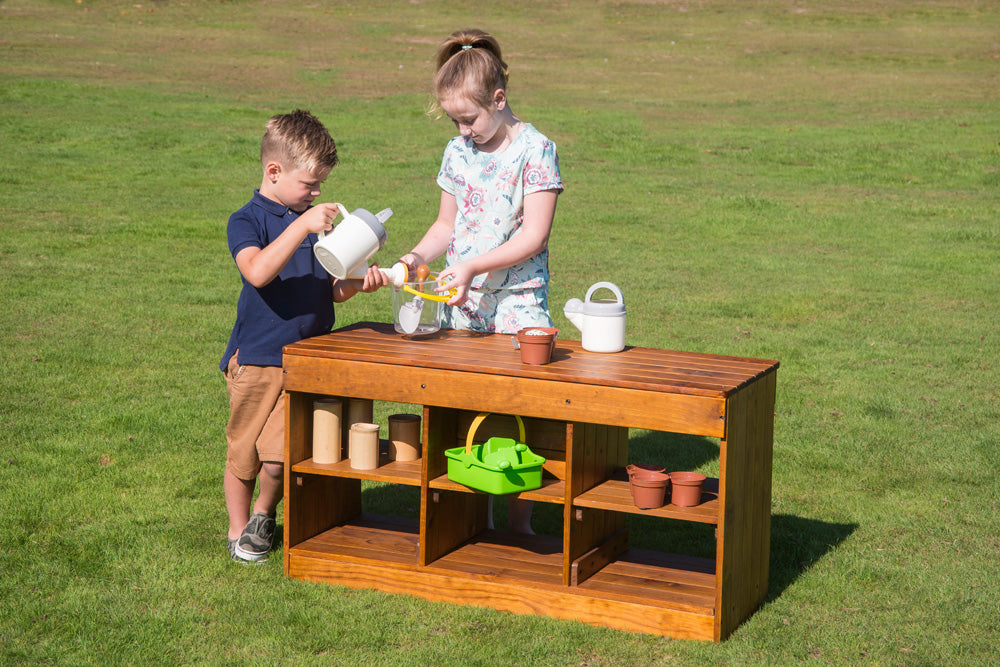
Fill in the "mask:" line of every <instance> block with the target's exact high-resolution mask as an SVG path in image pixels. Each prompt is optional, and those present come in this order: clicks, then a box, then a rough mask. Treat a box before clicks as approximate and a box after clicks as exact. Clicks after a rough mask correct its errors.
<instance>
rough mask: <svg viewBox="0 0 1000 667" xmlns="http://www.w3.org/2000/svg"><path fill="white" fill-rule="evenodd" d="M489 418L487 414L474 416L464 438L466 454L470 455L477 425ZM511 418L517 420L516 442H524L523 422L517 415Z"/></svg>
mask: <svg viewBox="0 0 1000 667" xmlns="http://www.w3.org/2000/svg"><path fill="white" fill-rule="evenodd" d="M489 416H490V413H489V412H480V413H479V414H478V415H476V418H475V419H473V420H472V425H471V426H469V435H468V436H466V438H465V453H466V454H471V453H472V439H473V437H475V435H476V429H478V428H479V425H480V424H482V423H483V421H485V420H486V418H487V417H489ZM512 416H513V417H514V419H516V420H517V434H518V437H517V441H518V442H524V421H523V420H522V419H521V418H520V417H519V416H518V415H512Z"/></svg>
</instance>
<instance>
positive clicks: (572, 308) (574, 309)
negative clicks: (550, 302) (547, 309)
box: [563, 299, 583, 332]
mask: <svg viewBox="0 0 1000 667" xmlns="http://www.w3.org/2000/svg"><path fill="white" fill-rule="evenodd" d="M563 315H565V316H566V319H568V320H569V321H570V322H571V323H572V324H573V326H575V327H576V328H577V329H579V330H580V331H581V332H582V331H583V301H580V300H579V299H570V300H569V301H567V302H566V305H565V306H563Z"/></svg>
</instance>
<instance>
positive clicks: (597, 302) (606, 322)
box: [563, 282, 625, 352]
mask: <svg viewBox="0 0 1000 667" xmlns="http://www.w3.org/2000/svg"><path fill="white" fill-rule="evenodd" d="M599 289H609V290H611V291H612V292H614V293H615V299H613V300H612V299H591V297H592V296H593V294H594V292H596V291H597V290H599ZM563 314H564V315H565V316H566V319H568V320H569V321H570V322H572V323H573V324H574V326H576V328H577V329H579V330H580V332H581V333H582V334H583V339H582V341H581V343H582V345H583V349H585V350H588V351H590V352H621V351H622V350H624V349H625V301H624V300H623V299H622V291H621V290H620V289H618V286H617V285H615V284H614V283H608V282H601V283H595V284H593V285H591V286H590V289H589V290H587V296H586V298H585V299H584V300H583V301H580V300H579V299H570V300H569V301H567V302H566V305H565V306H563Z"/></svg>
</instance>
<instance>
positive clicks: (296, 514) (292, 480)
mask: <svg viewBox="0 0 1000 667" xmlns="http://www.w3.org/2000/svg"><path fill="white" fill-rule="evenodd" d="M313 398H315V397H314V396H313V395H310V394H299V393H288V394H286V395H285V466H286V468H288V469H290V468H291V466H292V465H293V464H294V463H298V462H299V461H302V460H304V459H307V458H310V457H311V456H312V401H313ZM284 506H285V509H284V516H285V518H284V525H285V529H284V530H285V545H286V549H285V569H286V571H287V569H288V548H290V547H293V546H295V545H296V544H299V543H300V542H303V541H304V540H307V539H309V538H311V537H313V536H315V535H318V534H319V533H321V532H323V531H324V530H327V529H329V528H330V527H331V526H334V525H337V524H339V523H343V522H344V521H347V520H348V519H350V518H352V517H354V516H357V515H359V514H360V513H361V481H360V480H357V479H342V478H337V477H317V476H314V475H300V474H295V473H291V472H290V471H289V472H286V474H285V503H284Z"/></svg>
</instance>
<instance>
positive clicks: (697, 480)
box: [670, 472, 705, 507]
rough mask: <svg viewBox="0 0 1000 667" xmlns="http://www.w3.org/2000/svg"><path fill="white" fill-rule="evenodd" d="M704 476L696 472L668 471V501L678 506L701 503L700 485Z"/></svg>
mask: <svg viewBox="0 0 1000 667" xmlns="http://www.w3.org/2000/svg"><path fill="white" fill-rule="evenodd" d="M704 482H705V476H704V475H702V474H701V473H697V472H672V473H670V502H671V503H673V504H674V505H677V506H678V507H694V506H696V505H700V504H701V486H702V484H703V483H704Z"/></svg>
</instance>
